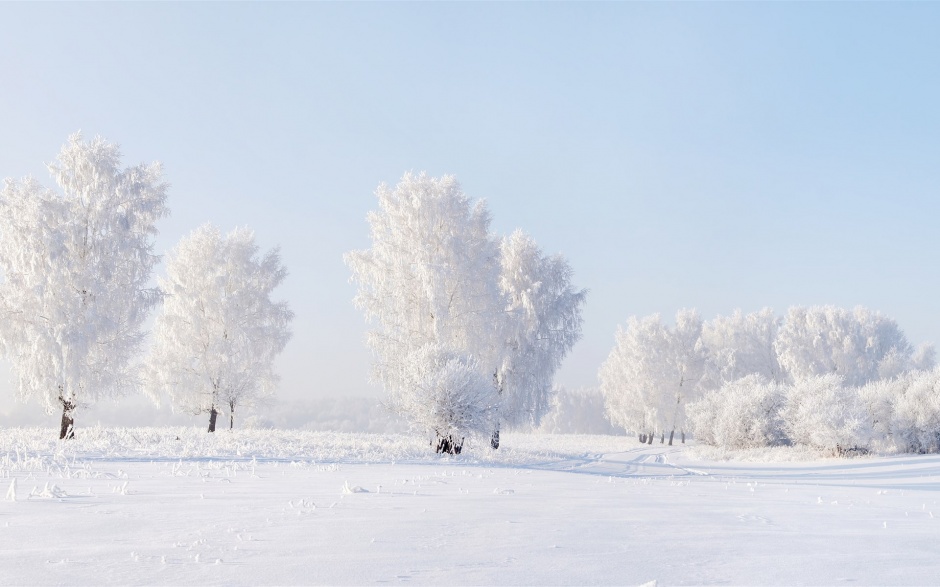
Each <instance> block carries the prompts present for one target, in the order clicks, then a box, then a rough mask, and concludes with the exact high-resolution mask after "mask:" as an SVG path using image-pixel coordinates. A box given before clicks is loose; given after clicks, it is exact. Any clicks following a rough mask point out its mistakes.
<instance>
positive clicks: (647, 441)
mask: <svg viewBox="0 0 940 587" xmlns="http://www.w3.org/2000/svg"><path fill="white" fill-rule="evenodd" d="M646 444H653V433H652V432H650V435H649V436H647V437H646Z"/></svg>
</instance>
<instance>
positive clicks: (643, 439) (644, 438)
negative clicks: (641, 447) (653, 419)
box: [640, 434, 646, 444]
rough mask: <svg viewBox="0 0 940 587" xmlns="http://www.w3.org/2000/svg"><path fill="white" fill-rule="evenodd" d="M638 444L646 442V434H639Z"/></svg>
mask: <svg viewBox="0 0 940 587" xmlns="http://www.w3.org/2000/svg"><path fill="white" fill-rule="evenodd" d="M640 444H646V435H645V434H640Z"/></svg>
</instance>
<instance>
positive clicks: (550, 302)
mask: <svg viewBox="0 0 940 587" xmlns="http://www.w3.org/2000/svg"><path fill="white" fill-rule="evenodd" d="M500 265H501V273H500V281H499V284H500V290H501V292H502V295H503V296H504V300H505V302H504V304H505V311H504V312H505V313H504V315H503V316H502V317H501V321H502V322H503V323H504V327H503V330H504V332H505V339H504V341H503V343H504V345H505V346H504V348H503V360H502V365H501V367H500V369H499V372H498V375H497V380H498V386H499V388H498V391H499V394H500V413H499V417H500V418H501V419H503V420H504V421H506V422H507V423H509V424H510V425H529V426H538V425H539V422H540V421H541V419H542V417H543V416H544V415H545V414H546V413H548V411H549V410H550V409H551V397H552V381H553V380H554V377H555V372H556V371H557V370H558V367H559V366H561V362H562V360H563V359H564V358H565V356H566V355H567V354H568V352H569V351H570V350H571V348H572V347H573V346H574V344H575V343H576V342H577V341H578V340H579V339H580V338H581V324H582V321H583V320H582V318H581V306H582V305H583V304H584V300H585V297H586V296H587V291H586V290H583V289H582V290H577V289H575V288H574V287H573V286H572V284H571V276H572V270H571V266H570V265H569V264H568V262H567V260H566V259H565V258H564V257H562V256H561V255H554V256H551V257H547V256H545V255H544V254H543V253H542V251H541V249H540V248H539V247H538V245H537V244H536V243H535V241H534V240H533V239H532V238H531V237H530V236H528V235H527V234H525V233H524V232H522V231H521V230H517V231H515V232H514V233H513V234H512V235H510V236H508V237H506V238H504V239H503V241H502V244H501V247H500ZM492 446H493V448H498V447H499V428H498V426H497V428H496V432H495V433H494V435H493V439H492Z"/></svg>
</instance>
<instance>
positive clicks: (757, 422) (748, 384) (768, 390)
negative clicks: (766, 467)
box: [687, 375, 785, 449]
mask: <svg viewBox="0 0 940 587" xmlns="http://www.w3.org/2000/svg"><path fill="white" fill-rule="evenodd" d="M783 400H784V388H783V386H781V385H780V384H778V383H776V382H773V381H771V382H768V381H767V380H766V379H764V378H763V377H762V376H761V375H748V376H747V377H743V378H741V379H738V380H736V381H731V382H728V383H726V384H724V385H722V386H721V388H719V389H718V390H714V391H710V392H708V393H706V394H705V395H704V396H703V397H702V399H700V400H699V401H697V402H693V403H690V404H689V406H688V408H687V410H688V418H689V426H690V428H691V430H692V433H693V434H694V435H695V438H696V440H698V441H700V442H703V443H705V444H710V445H713V446H718V447H721V448H730V449H736V448H758V447H764V446H774V445H777V444H782V443H783V442H784V441H785V439H784V437H783V433H782V423H781V421H780V410H781V407H782V406H783Z"/></svg>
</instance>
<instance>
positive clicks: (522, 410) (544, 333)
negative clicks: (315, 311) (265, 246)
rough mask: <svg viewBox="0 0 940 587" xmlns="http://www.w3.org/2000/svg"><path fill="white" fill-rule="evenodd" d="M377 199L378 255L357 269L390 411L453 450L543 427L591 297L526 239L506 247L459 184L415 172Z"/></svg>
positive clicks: (354, 257) (360, 300) (358, 260)
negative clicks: (508, 431) (510, 429)
mask: <svg viewBox="0 0 940 587" xmlns="http://www.w3.org/2000/svg"><path fill="white" fill-rule="evenodd" d="M376 196H377V197H378V201H379V210H377V211H375V212H371V213H370V214H369V216H368V220H369V225H370V228H371V233H372V248H370V249H368V250H364V251H353V252H350V253H348V254H347V255H346V262H347V264H348V265H349V267H350V269H351V270H352V273H353V279H354V280H355V281H357V282H358V284H359V292H358V294H357V296H356V298H355V303H356V305H357V306H358V307H360V308H361V309H362V310H363V311H364V312H365V314H366V318H367V320H370V321H374V322H376V323H377V328H375V329H374V330H372V331H371V332H370V333H369V337H368V343H369V346H370V347H371V348H372V350H373V352H374V353H375V356H376V361H375V363H374V377H375V379H376V380H377V381H379V382H380V383H381V384H382V385H383V386H384V387H385V389H386V390H387V391H388V393H389V403H390V405H391V407H392V408H393V409H394V410H395V411H396V412H397V413H399V414H400V415H402V416H403V417H404V418H406V419H407V420H409V421H410V422H411V423H412V425H413V426H415V427H416V428H420V429H422V430H425V431H427V432H429V433H431V434H432V435H434V437H435V439H436V440H435V442H436V446H437V448H438V450H439V451H442V452H459V451H460V447H461V446H462V444H463V438H464V437H465V436H466V435H467V434H470V433H473V432H476V433H492V432H493V431H494V430H498V428H497V426H498V421H499V418H504V419H506V420H507V421H509V422H516V421H520V420H523V419H528V420H530V421H532V422H535V423H537V422H538V421H539V420H540V418H541V417H542V415H544V413H545V412H546V411H547V410H548V409H549V401H548V397H549V394H550V392H551V378H552V375H553V373H554V370H555V369H556V368H557V366H558V364H559V363H560V362H561V359H562V357H564V355H565V354H566V353H567V352H568V350H570V348H571V346H572V345H573V344H574V342H575V341H576V340H577V339H578V338H579V336H580V328H581V317H580V307H581V305H582V304H583V301H584V295H585V292H583V291H576V290H574V289H573V288H572V286H571V284H570V276H571V270H570V268H569V267H568V266H567V263H566V262H565V261H564V259H563V258H561V257H549V258H546V257H544V256H543V254H542V253H541V251H540V250H539V249H538V247H537V246H535V243H534V242H533V241H532V240H531V239H530V238H529V237H526V236H525V235H523V234H522V233H517V234H514V235H512V236H511V237H510V238H509V239H505V240H503V241H500V240H499V239H497V238H496V237H495V236H494V235H492V234H491V232H490V216H489V212H488V211H487V209H486V206H485V205H484V204H483V203H482V202H477V203H476V204H471V202H470V199H469V198H468V197H467V196H466V195H465V194H464V193H463V191H462V190H461V189H460V186H459V184H458V183H457V181H456V179H454V178H453V177H451V176H445V177H441V178H432V177H429V176H427V175H426V174H420V175H413V174H410V173H409V174H405V176H404V177H402V179H401V181H400V182H399V183H398V184H397V185H396V186H395V188H394V189H392V188H389V187H388V186H385V185H382V186H380V187H379V189H378V190H377V191H376ZM471 372H472V373H475V374H476V375H474V376H471ZM482 382H486V385H485V387H486V388H487V389H486V390H484V389H483V388H482V387H481V385H482ZM492 436H493V444H494V446H498V435H497V434H493V435H492Z"/></svg>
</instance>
